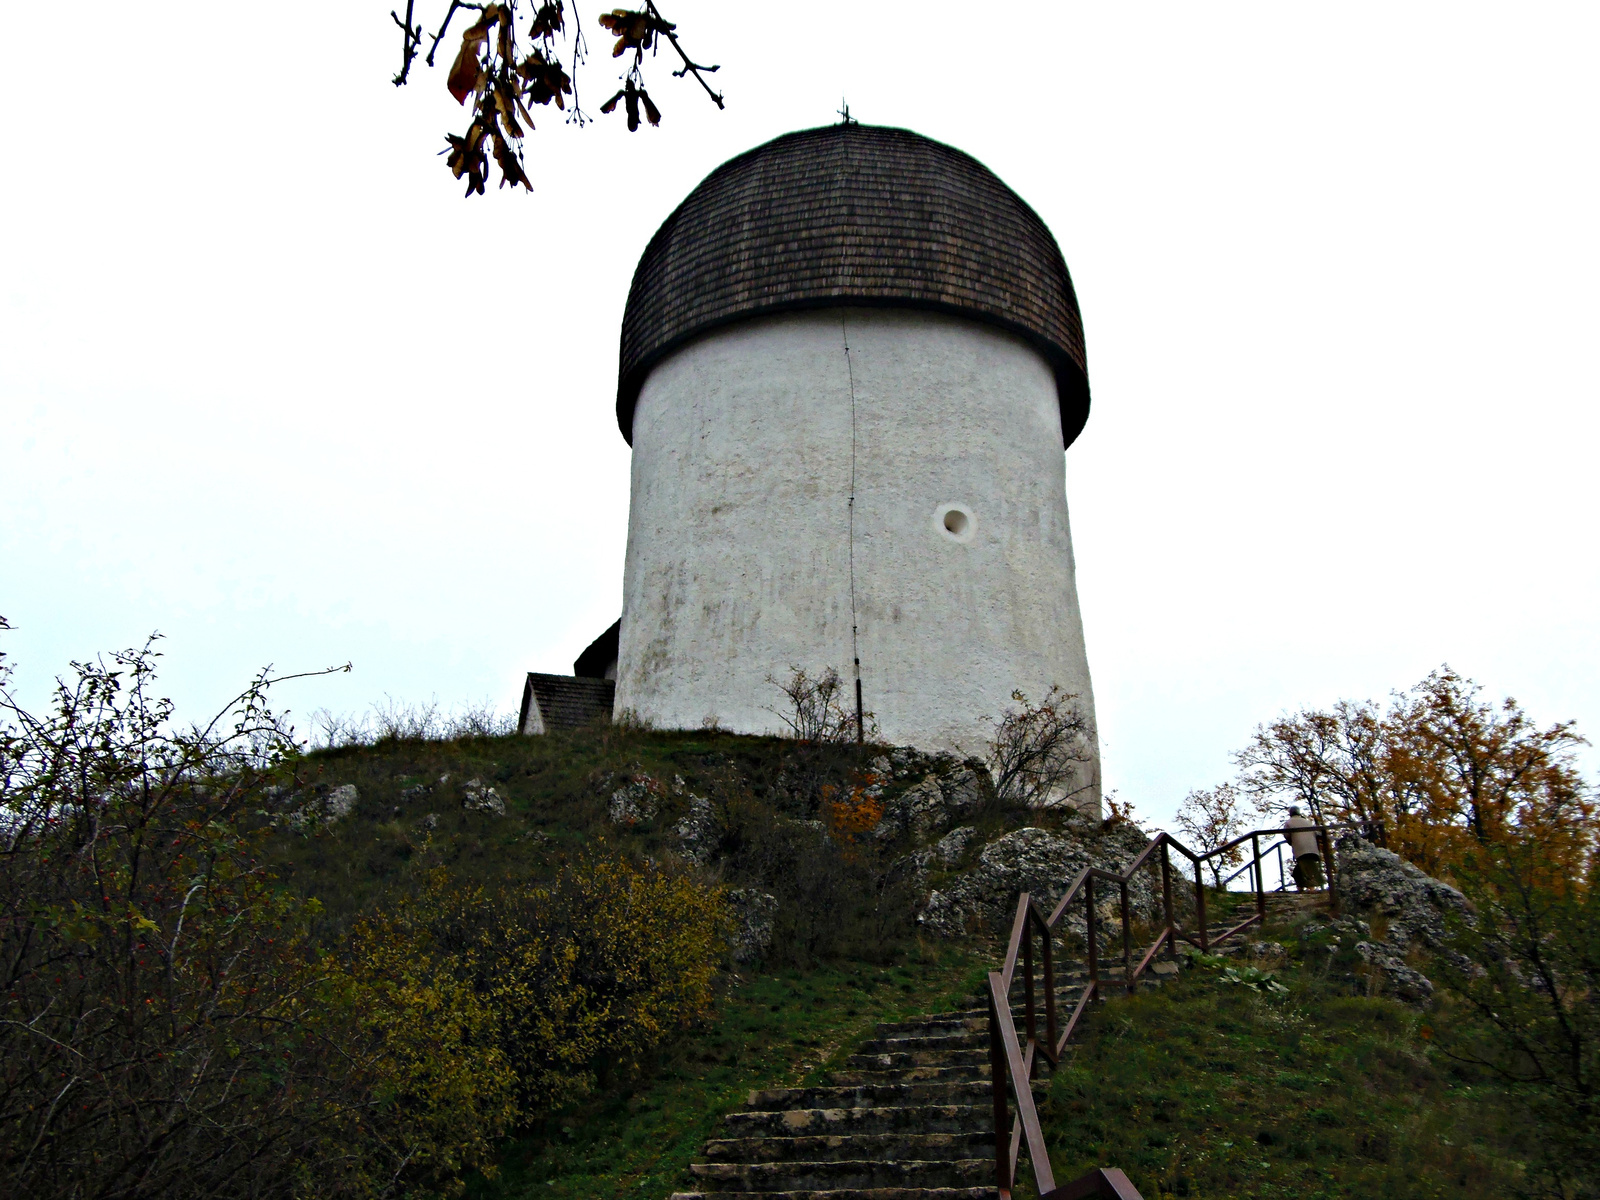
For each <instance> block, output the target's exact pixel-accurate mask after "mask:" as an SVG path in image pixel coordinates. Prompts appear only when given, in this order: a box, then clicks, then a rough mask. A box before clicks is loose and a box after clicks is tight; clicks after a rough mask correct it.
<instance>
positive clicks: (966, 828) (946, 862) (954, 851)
mask: <svg viewBox="0 0 1600 1200" xmlns="http://www.w3.org/2000/svg"><path fill="white" fill-rule="evenodd" d="M977 836H978V831H977V829H976V828H975V827H973V826H971V825H963V826H961V828H959V829H952V830H951V831H950V832H949V833H947V834H945V835H944V836H943V837H942V838H940V839H939V841H938V843H937V844H936V845H935V846H934V847H933V857H934V858H936V859H938V861H939V863H940V864H941V865H942V866H946V867H953V866H955V865H956V863H958V862H960V861H961V856H962V855H963V854H965V853H966V852H967V847H968V846H970V845H972V842H973V839H974V838H976V837H977Z"/></svg>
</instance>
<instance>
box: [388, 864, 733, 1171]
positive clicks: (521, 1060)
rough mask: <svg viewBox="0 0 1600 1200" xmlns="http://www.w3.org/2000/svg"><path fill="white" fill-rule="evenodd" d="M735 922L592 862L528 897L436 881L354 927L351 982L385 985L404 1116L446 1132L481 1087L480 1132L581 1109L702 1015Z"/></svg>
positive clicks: (662, 882)
mask: <svg viewBox="0 0 1600 1200" xmlns="http://www.w3.org/2000/svg"><path fill="white" fill-rule="evenodd" d="M728 924H729V916H728V910H727V906H726V903H725V902H724V900H723V898H722V894H721V890H720V889H715V888H708V887H706V886H704V885H702V884H700V883H697V882H696V881H695V880H693V879H691V878H688V877H686V876H682V875H669V874H666V873H663V872H661V871H658V870H654V869H641V868H638V867H635V866H633V865H631V864H629V863H627V862H625V861H623V860H621V859H619V858H616V857H613V856H610V855H607V854H604V853H600V854H595V855H591V856H586V857H584V858H582V859H579V860H577V861H576V862H573V863H571V864H569V865H567V866H566V867H564V868H563V869H562V870H561V871H560V872H559V873H558V874H557V875H556V877H555V878H554V879H553V880H550V881H548V882H546V883H541V884H536V885H532V886H502V887H499V888H497V889H492V890H491V889H487V888H483V887H479V886H476V885H472V886H467V885H456V884H452V883H451V882H450V881H449V879H448V878H447V877H446V876H444V875H443V874H442V873H440V874H436V875H435V876H434V877H433V878H432V879H431V881H430V883H429V886H428V887H427V889H426V890H425V891H424V892H423V894H422V895H421V896H420V897H418V898H417V899H416V900H414V901H412V902H411V903H409V904H407V905H406V906H404V907H403V908H401V909H399V910H397V911H396V912H394V913H393V914H390V915H387V916H376V917H372V918H369V919H367V920H366V921H365V922H363V923H362V927H361V929H360V930H359V931H358V935H357V945H358V948H359V949H358V955H357V962H358V966H357V968H356V969H357V971H358V974H359V975H360V976H361V978H362V979H363V980H364V981H366V982H368V983H369V984H374V985H375V986H377V984H376V981H377V980H378V979H379V978H380V977H382V976H384V975H385V974H386V973H387V974H388V975H389V976H390V977H391V978H392V980H393V981H394V982H393V983H392V984H390V985H388V988H387V991H385V993H384V994H385V1003H386V1006H387V1007H386V1010H385V1011H386V1014H387V1015H386V1016H385V1017H384V1018H383V1019H386V1020H388V1021H389V1022H391V1026H390V1037H391V1039H392V1044H393V1045H394V1047H395V1064H396V1076H395V1077H396V1079H397V1081H399V1084H398V1086H400V1087H401V1089H402V1090H403V1091H404V1093H405V1095H406V1096H407V1097H408V1100H409V1102H410V1103H412V1104H413V1105H415V1106H416V1107H418V1108H419V1109H420V1110H422V1111H424V1112H426V1113H429V1114H435V1113H436V1114H438V1116H436V1117H430V1118H429V1119H430V1120H439V1121H444V1120H445V1119H446V1118H445V1116H444V1111H445V1109H446V1108H448V1107H449V1105H450V1104H451V1103H452V1102H453V1101H452V1099H451V1098H452V1097H457V1098H460V1097H463V1096H464V1094H465V1093H466V1092H468V1091H472V1090H473V1089H475V1088H476V1089H479V1090H478V1091H477V1093H476V1094H475V1095H474V1096H473V1097H472V1098H471V1100H470V1101H466V1100H457V1101H455V1102H459V1103H464V1104H466V1105H467V1108H466V1109H463V1110H461V1115H460V1116H459V1118H458V1119H459V1120H461V1121H466V1122H472V1121H478V1122H480V1123H481V1125H482V1127H483V1128H487V1127H488V1126H489V1125H490V1124H493V1122H494V1120H495V1119H497V1118H498V1116H499V1115H502V1114H504V1113H507V1112H509V1111H510V1110H511V1109H512V1108H514V1109H515V1111H516V1113H517V1115H519V1116H521V1117H524V1118H526V1117H529V1116H533V1115H535V1114H538V1113H541V1112H545V1111H548V1110H550V1109H553V1108H559V1107H561V1106H562V1105H565V1104H568V1103H571V1102H573V1101H575V1100H578V1099H581V1098H582V1097H583V1096H584V1095H585V1094H587V1093H588V1092H589V1091H590V1090H591V1089H592V1088H593V1087H594V1085H595V1083H596V1080H597V1078H598V1077H599V1075H600V1073H602V1072H604V1071H606V1070H616V1069H623V1070H626V1069H629V1068H632V1067H634V1066H636V1065H637V1064H638V1063H639V1061H640V1060H641V1059H642V1058H643V1057H644V1056H645V1055H647V1054H648V1053H649V1052H650V1051H652V1050H653V1049H655V1047H656V1046H658V1045H659V1044H660V1043H661V1041H662V1040H663V1039H664V1038H665V1037H667V1036H668V1035H669V1034H671V1033H672V1032H673V1031H675V1030H677V1029H679V1028H682V1027H683V1026H685V1025H687V1024H689V1023H691V1022H693V1021H695V1020H697V1019H699V1018H701V1017H703V1016H704V1015H705V1014H706V1013H707V1011H708V1010H709V1008H710V1004H711V995H712V992H711V985H712V982H713V979H714V977H715V974H716V971H717V967H718V965H719V964H720V962H721V959H722V954H723V948H724V945H725V940H724V939H725V936H726V932H727V927H728ZM380 990H383V989H382V988H381V986H380ZM447 1041H448V1042H449V1048H448V1049H446V1048H445V1043H446V1042H447ZM441 1058H449V1059H451V1060H452V1061H454V1062H456V1063H459V1066H458V1067H455V1068H451V1067H447V1066H446V1065H444V1064H443V1063H441V1062H439V1061H438V1060H439V1059H441ZM473 1106H476V1109H478V1110H481V1111H477V1112H473V1111H470V1110H471V1109H472V1108H473ZM464 1136H465V1135H464V1133H463V1131H462V1130H461V1129H454V1130H453V1131H452V1138H453V1141H452V1142H451V1144H462V1142H463V1137H464ZM440 1144H444V1142H443V1141H441V1143H440Z"/></svg>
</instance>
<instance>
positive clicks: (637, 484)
mask: <svg viewBox="0 0 1600 1200" xmlns="http://www.w3.org/2000/svg"><path fill="white" fill-rule="evenodd" d="M846 333H848V338H849V344H850V359H851V366H852V367H853V369H854V375H855V418H856V419H855V463H856V509H855V590H856V608H857V625H858V626H859V630H860V652H861V674H862V682H863V688H864V691H865V696H866V707H867V708H868V709H869V710H871V711H873V712H875V713H876V714H877V719H878V724H879V726H880V727H881V729H882V732H883V735H884V737H885V738H886V739H887V740H888V741H890V742H893V743H896V744H902V745H913V746H917V747H918V748H921V749H927V750H936V749H947V750H953V751H962V752H967V753H982V751H983V748H984V744H985V742H986V739H987V735H988V725H987V723H986V718H989V717H992V716H994V715H996V714H998V713H999V712H1000V711H1001V710H1002V709H1004V708H1005V707H1006V706H1008V705H1009V704H1010V703H1011V699H1010V696H1011V692H1012V690H1013V689H1014V688H1020V689H1022V690H1023V691H1024V692H1026V693H1027V694H1028V695H1029V696H1030V697H1033V698H1038V697H1040V696H1042V695H1044V693H1045V692H1046V691H1047V690H1048V689H1049V687H1050V685H1051V684H1053V683H1059V684H1060V685H1061V686H1062V687H1064V688H1065V689H1067V690H1068V691H1071V692H1075V693H1077V694H1078V695H1079V696H1080V698H1081V702H1082V703H1083V704H1084V705H1085V706H1086V707H1087V709H1088V711H1089V712H1090V713H1091V714H1092V712H1093V704H1094V700H1093V692H1092V689H1091V686H1090V682H1089V666H1088V661H1087V658H1086V655H1085V651H1084V641H1083V622H1082V618H1081V616H1080V614H1079V611H1078V596H1077V587H1076V583H1075V581H1074V565H1073V557H1072V536H1071V532H1070V530H1069V528H1068V522H1067V501H1066V490H1065V456H1064V455H1063V453H1062V449H1061V424H1060V415H1059V409H1058V407H1057V401H1056V388H1055V381H1054V378H1053V376H1052V375H1051V372H1050V368H1049V366H1048V365H1047V363H1046V362H1045V360H1044V359H1043V358H1042V357H1041V356H1040V355H1039V354H1038V353H1037V352H1036V351H1034V350H1033V349H1032V348H1031V347H1030V346H1028V345H1027V344H1026V343H1025V342H1023V341H1022V340H1021V339H1019V338H1015V337H1013V336H1011V335H1009V334H1006V333H1004V332H1001V331H999V330H996V329H993V328H991V327H989V326H986V325H981V324H978V323H976V322H972V321H967V320H962V319H960V318H955V317H947V316H942V315H938V314H931V313H924V312H917V311H910V310H863V309H845V310H825V311H818V312H808V313H796V314H785V315H782V316H776V317H770V318H760V319H755V320H751V321H746V322H743V323H740V324H738V325H734V326H730V327H728V328H725V329H722V330H718V331H715V332H712V333H710V334H707V335H705V336H703V337H701V338H699V339H697V340H696V341H694V342H692V343H691V344H689V345H688V346H686V347H684V348H683V349H681V350H679V351H677V352H676V353H674V354H673V355H671V356H670V357H668V358H667V359H665V360H663V361H662V362H661V363H660V364H659V365H657V366H656V368H655V369H654V370H653V371H652V372H651V374H650V377H649V378H648V379H647V380H646V382H645V385H644V388H643V390H642V392H641V393H640V396H639V402H638V406H637V409H636V411H635V415H634V423H633V481H632V505H631V508H630V512H629V517H628V552H627V565H626V571H625V576H624V585H623V587H624V598H623V612H622V637H621V651H620V656H619V665H618V680H617V701H616V703H617V710H618V712H621V711H623V710H624V709H631V710H632V711H633V712H635V713H636V714H638V715H639V716H640V717H642V718H644V719H646V720H648V721H650V722H652V723H654V724H655V725H657V726H660V727H664V728H694V727H698V726H701V725H702V724H704V723H706V722H708V721H710V720H715V721H717V722H719V723H720V724H721V725H722V726H723V727H725V728H729V729H734V730H738V731H742V732H750V733H760V732H763V731H768V730H773V731H776V730H778V729H780V728H781V727H782V726H781V722H780V721H779V719H778V717H777V715H776V714H775V712H774V711H773V710H774V709H776V708H780V707H781V706H782V705H781V702H782V701H783V696H782V695H781V694H780V693H779V692H778V690H777V688H776V687H774V686H773V685H772V684H770V683H768V682H767V678H768V676H769V675H770V676H774V677H779V678H782V677H785V676H786V675H787V674H788V672H789V670H790V668H791V667H796V666H799V667H804V668H806V669H807V670H808V671H817V670H820V669H822V668H825V667H829V666H832V667H834V668H836V669H837V670H838V671H839V673H840V674H841V675H842V676H844V677H846V678H847V679H848V678H849V677H850V675H851V665H850V659H851V653H850V569H849V563H850V510H849V506H848V497H849V494H850V469H851V400H850V378H849V374H848V373H847V368H846V361H845V353H844V344H845V336H846ZM952 510H959V511H960V512H961V513H962V514H964V515H965V517H966V527H965V529H964V530H962V531H961V532H960V534H959V535H955V534H952V533H951V532H950V531H949V530H947V529H946V528H945V517H946V514H948V513H949V512H951V511H952ZM952 523H954V524H957V525H959V524H960V521H959V520H956V521H954V522H952ZM852 703H853V697H852ZM1096 755H1097V758H1096V762H1095V764H1094V767H1093V776H1094V788H1093V791H1092V793H1091V795H1092V799H1091V800H1090V804H1089V806H1090V807H1092V808H1094V809H1096V810H1098V807H1099V802H1100V796H1099V786H1098V778H1099V764H1098V750H1097V751H1096Z"/></svg>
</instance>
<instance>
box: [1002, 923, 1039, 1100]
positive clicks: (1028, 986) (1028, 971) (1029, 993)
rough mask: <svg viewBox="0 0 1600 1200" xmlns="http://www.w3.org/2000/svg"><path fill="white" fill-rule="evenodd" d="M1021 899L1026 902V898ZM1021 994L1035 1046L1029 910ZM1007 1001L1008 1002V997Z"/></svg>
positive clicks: (1024, 933)
mask: <svg viewBox="0 0 1600 1200" xmlns="http://www.w3.org/2000/svg"><path fill="white" fill-rule="evenodd" d="M1023 899H1024V900H1025V901H1026V900H1027V897H1024V898H1023ZM1022 994H1023V997H1024V1001H1023V1002H1024V1004H1025V1005H1026V1015H1025V1017H1024V1026H1025V1028H1026V1029H1027V1031H1028V1041H1030V1042H1032V1043H1034V1044H1035V1045H1037V1044H1038V1041H1039V1031H1038V1029H1037V1027H1036V1026H1035V1024H1034V1020H1033V912H1032V910H1031V909H1030V910H1029V912H1028V915H1027V917H1026V918H1025V919H1024V921H1023V923H1022ZM1007 999H1008V1000H1009V999H1010V997H1009V996H1008V997H1007ZM1034 1061H1035V1062H1037V1061H1038V1057H1037V1056H1035V1058H1034ZM1030 1074H1031V1070H1030ZM1019 1086H1020V1084H1019Z"/></svg>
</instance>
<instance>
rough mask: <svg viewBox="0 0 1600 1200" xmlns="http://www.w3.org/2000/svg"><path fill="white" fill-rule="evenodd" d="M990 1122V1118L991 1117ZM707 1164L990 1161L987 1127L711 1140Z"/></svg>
mask: <svg viewBox="0 0 1600 1200" xmlns="http://www.w3.org/2000/svg"><path fill="white" fill-rule="evenodd" d="M991 1119H992V1114H991ZM705 1155H706V1158H707V1160H709V1161H711V1162H728V1163H774V1162H777V1163H787V1162H843V1161H854V1162H863V1161H867V1160H873V1161H884V1162H950V1161H953V1160H956V1159H972V1158H988V1159H991V1160H992V1159H993V1158H994V1131H993V1130H992V1129H987V1130H986V1129H983V1128H981V1127H980V1128H978V1129H971V1128H968V1129H966V1130H962V1131H960V1132H957V1133H908V1132H897V1133H851V1134H845V1135H835V1134H816V1135H812V1136H802V1137H771V1136H766V1137H742V1138H715V1139H713V1140H711V1141H709V1142H707V1143H706V1149H705Z"/></svg>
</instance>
